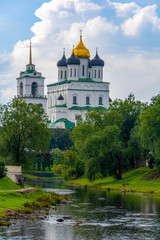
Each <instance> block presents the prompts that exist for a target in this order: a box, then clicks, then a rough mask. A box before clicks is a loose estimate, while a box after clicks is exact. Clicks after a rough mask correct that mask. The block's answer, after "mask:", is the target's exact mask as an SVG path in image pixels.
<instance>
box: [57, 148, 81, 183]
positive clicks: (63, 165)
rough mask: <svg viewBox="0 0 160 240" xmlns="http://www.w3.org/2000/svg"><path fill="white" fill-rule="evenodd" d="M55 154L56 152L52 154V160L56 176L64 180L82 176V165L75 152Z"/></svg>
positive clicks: (68, 151)
mask: <svg viewBox="0 0 160 240" xmlns="http://www.w3.org/2000/svg"><path fill="white" fill-rule="evenodd" d="M59 151H60V150H59ZM57 153H58V151H56V154H54V160H53V163H54V164H53V171H54V172H55V173H56V174H59V175H61V176H63V177H64V178H65V179H68V178H78V177H80V176H82V175H83V174H84V163H83V161H82V160H81V159H80V157H79V155H78V154H77V152H76V151H72V150H67V151H65V152H61V154H60V152H59V153H58V154H57ZM59 154H60V155H59ZM62 155H63V157H62ZM52 156H53V155H52Z"/></svg>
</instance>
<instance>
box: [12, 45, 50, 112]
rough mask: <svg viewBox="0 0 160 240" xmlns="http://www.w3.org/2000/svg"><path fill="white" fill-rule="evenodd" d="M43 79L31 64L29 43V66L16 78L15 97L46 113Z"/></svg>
mask: <svg viewBox="0 0 160 240" xmlns="http://www.w3.org/2000/svg"><path fill="white" fill-rule="evenodd" d="M44 79H45V78H44V77H43V76H42V74H41V73H40V72H37V71H36V70H35V65H34V64H32V45H31V41H30V52H29V64H27V65H26V70H25V71H23V72H20V76H19V77H18V78H17V96H16V98H23V99H24V100H25V101H26V103H28V104H39V105H40V106H41V107H43V108H44V110H45V112H47V97H46V96H45V95H44Z"/></svg>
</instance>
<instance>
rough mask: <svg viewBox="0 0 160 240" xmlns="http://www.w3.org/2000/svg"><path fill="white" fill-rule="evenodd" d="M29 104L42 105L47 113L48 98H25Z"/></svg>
mask: <svg viewBox="0 0 160 240" xmlns="http://www.w3.org/2000/svg"><path fill="white" fill-rule="evenodd" d="M24 100H25V102H26V103H27V104H30V103H32V104H42V105H43V108H44V111H45V112H46V113H47V98H24Z"/></svg>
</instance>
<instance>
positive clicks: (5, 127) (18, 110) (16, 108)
mask: <svg viewBox="0 0 160 240" xmlns="http://www.w3.org/2000/svg"><path fill="white" fill-rule="evenodd" d="M0 121H1V137H0V151H1V155H4V156H5V157H7V158H9V159H10V160H12V161H13V162H15V163H16V164H17V165H18V166H19V165H25V164H26V163H27V161H28V159H29V157H31V155H33V154H34V153H37V152H39V151H41V152H45V151H46V149H47V147H48V143H49V139H50V130H49V129H48V127H47V116H46V114H45V113H44V110H43V108H41V107H40V106H39V105H36V104H33V105H28V104H27V103H26V102H25V101H24V100H23V99H14V100H13V101H12V102H9V103H8V104H7V105H2V106H1V109H0ZM28 156H29V157H28Z"/></svg>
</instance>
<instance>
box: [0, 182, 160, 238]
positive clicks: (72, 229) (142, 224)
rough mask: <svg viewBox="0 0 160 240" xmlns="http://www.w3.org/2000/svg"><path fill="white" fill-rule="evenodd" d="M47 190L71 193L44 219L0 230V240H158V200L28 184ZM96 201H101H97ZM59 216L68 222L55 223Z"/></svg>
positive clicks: (130, 194)
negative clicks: (64, 203) (67, 199)
mask: <svg viewBox="0 0 160 240" xmlns="http://www.w3.org/2000/svg"><path fill="white" fill-rule="evenodd" d="M32 185H40V186H42V187H43V188H44V189H46V190H47V191H55V192H57V193H60V194H66V193H70V194H71V199H70V200H69V201H68V203H67V204H66V205H60V206H58V207H57V208H56V209H51V210H50V212H49V216H48V217H47V218H46V219H45V220H34V221H31V220H23V221H22V220H18V221H16V223H15V224H13V225H11V226H10V227H9V228H3V229H1V230H0V240H5V239H9V240H13V239H14V240H15V239H16V240H21V239H26V240H31V239H35V240H40V239H41V240H121V239H123V240H127V239H129V240H159V239H160V197H154V196H151V195H148V196H147V195H143V194H133V193H126V194H122V193H121V192H108V191H102V190H97V189H82V188H74V187H71V186H66V185H63V184H61V183H58V182H55V181H54V182H36V183H34V182H32ZM99 198H105V200H103V201H102V200H100V199H99ZM63 216H67V217H70V218H71V219H67V220H64V222H62V223H58V222H57V221H56V219H58V218H62V217H63Z"/></svg>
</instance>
